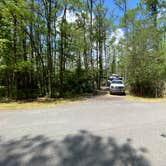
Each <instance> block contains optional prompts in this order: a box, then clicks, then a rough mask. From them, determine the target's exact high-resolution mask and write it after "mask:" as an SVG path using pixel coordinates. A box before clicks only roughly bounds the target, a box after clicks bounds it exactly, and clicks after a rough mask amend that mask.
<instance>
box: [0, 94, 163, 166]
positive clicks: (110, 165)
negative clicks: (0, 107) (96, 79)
mask: <svg viewBox="0 0 166 166" xmlns="http://www.w3.org/2000/svg"><path fill="white" fill-rule="evenodd" d="M0 136H1V137H0V166H20V165H21V166H166V102H160V103H159V102H157V103H148V102H140V101H129V100H126V99H125V96H118V97H117V96H109V95H106V96H98V97H95V98H91V99H87V100H85V101H80V102H75V103H68V104H65V105H59V106H56V107H54V108H47V109H34V110H21V111H10V110H9V111H1V112H0Z"/></svg>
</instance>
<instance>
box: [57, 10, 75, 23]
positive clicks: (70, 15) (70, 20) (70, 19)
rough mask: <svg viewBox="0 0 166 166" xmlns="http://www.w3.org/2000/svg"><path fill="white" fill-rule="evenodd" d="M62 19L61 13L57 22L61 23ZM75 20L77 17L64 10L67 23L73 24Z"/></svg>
mask: <svg viewBox="0 0 166 166" xmlns="http://www.w3.org/2000/svg"><path fill="white" fill-rule="evenodd" d="M62 17H63V12H62V14H61V15H60V16H59V17H58V22H61V19H62ZM76 19H77V16H76V14H75V13H74V12H73V11H69V10H66V20H67V22H68V23H73V22H75V21H76Z"/></svg>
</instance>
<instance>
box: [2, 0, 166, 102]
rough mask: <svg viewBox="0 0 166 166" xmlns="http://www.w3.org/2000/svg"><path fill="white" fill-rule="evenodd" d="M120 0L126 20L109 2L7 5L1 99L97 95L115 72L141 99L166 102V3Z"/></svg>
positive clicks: (53, 0) (38, 0) (18, 0)
mask: <svg viewBox="0 0 166 166" xmlns="http://www.w3.org/2000/svg"><path fill="white" fill-rule="evenodd" d="M110 1H111V0H110ZM112 1H113V3H114V4H115V5H116V8H117V10H119V11H121V13H123V14H122V15H121V18H120V19H119V18H117V16H116V15H115V14H114V11H110V10H108V9H107V8H106V7H105V5H104V0H1V1H0V98H12V99H27V98H36V97H42V96H48V97H65V96H70V95H75V94H81V93H87V92H88V93H92V92H95V91H96V90H97V89H100V87H101V85H103V84H105V83H106V80H107V77H108V76H109V75H111V74H112V73H118V74H119V75H121V76H122V77H123V78H124V80H125V82H126V84H127V85H128V87H129V90H130V92H131V93H133V94H136V95H142V96H152V97H159V96H163V93H164V86H165V81H166V21H165V20H166V2H165V0H141V1H140V2H139V3H138V4H137V6H136V7H135V8H134V9H129V8H128V2H127V0H112ZM116 19H119V23H118V25H117V23H115V22H116ZM118 30H120V31H121V32H123V36H122V37H121V38H120V39H118V42H117V36H118V35H116V32H118ZM113 34H114V35H113Z"/></svg>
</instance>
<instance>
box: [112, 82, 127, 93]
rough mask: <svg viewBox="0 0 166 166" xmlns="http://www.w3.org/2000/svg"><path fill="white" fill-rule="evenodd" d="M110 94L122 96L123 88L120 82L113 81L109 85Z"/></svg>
mask: <svg viewBox="0 0 166 166" xmlns="http://www.w3.org/2000/svg"><path fill="white" fill-rule="evenodd" d="M110 94H124V95H125V86H124V84H123V81H122V80H119V79H114V80H112V82H111V84H110Z"/></svg>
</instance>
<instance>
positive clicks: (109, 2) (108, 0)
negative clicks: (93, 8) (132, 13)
mask: <svg viewBox="0 0 166 166" xmlns="http://www.w3.org/2000/svg"><path fill="white" fill-rule="evenodd" d="M104 2H105V6H106V7H107V8H108V9H109V11H112V10H113V11H114V13H115V14H116V15H122V11H120V10H119V9H118V7H117V6H116V5H115V4H114V2H113V0H105V1H104ZM138 2H140V0H128V4H127V9H132V8H134V7H136V5H137V3H138ZM109 16H110V15H109V14H108V17H109ZM115 23H117V24H118V20H117V21H116V22H115Z"/></svg>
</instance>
